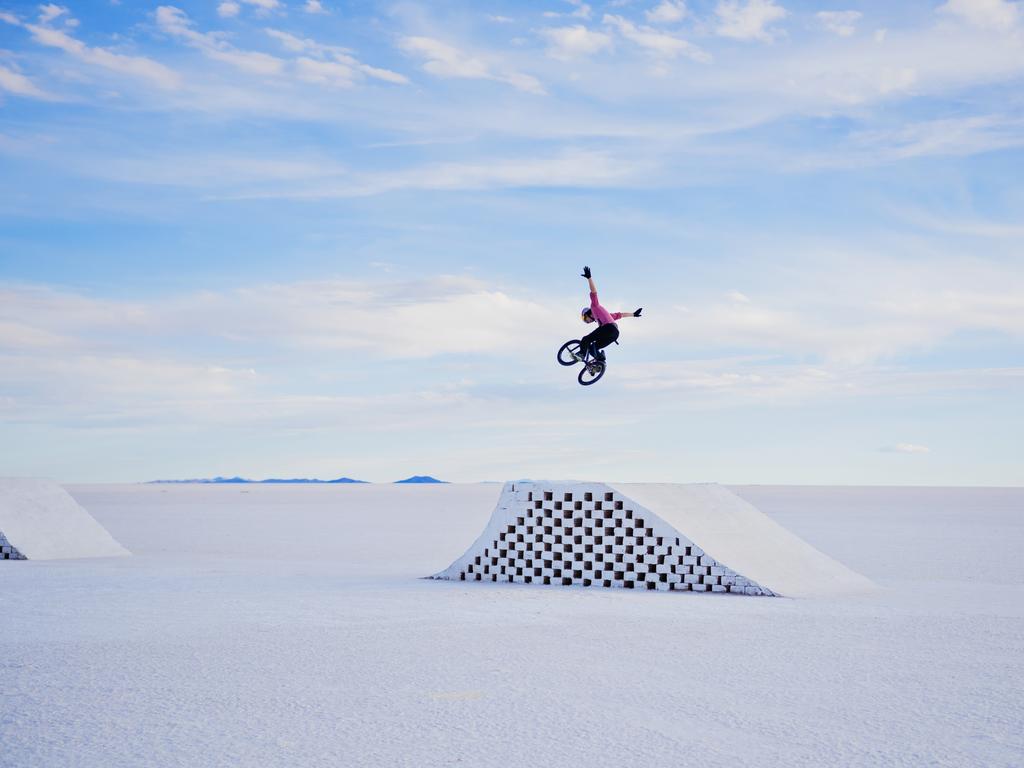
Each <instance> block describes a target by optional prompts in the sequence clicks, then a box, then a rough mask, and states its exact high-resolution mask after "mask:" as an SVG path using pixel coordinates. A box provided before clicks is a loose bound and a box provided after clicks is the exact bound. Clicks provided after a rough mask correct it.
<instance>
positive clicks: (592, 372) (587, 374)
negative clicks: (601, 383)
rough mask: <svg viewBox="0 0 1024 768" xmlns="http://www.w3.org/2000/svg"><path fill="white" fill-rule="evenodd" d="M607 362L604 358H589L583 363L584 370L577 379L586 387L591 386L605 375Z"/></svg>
mask: <svg viewBox="0 0 1024 768" xmlns="http://www.w3.org/2000/svg"><path fill="white" fill-rule="evenodd" d="M604 369H605V364H604V361H603V360H589V361H587V362H586V363H585V364H584V365H583V370H582V371H580V375H579V376H577V377H576V378H577V381H579V383H580V384H582V385H583V386H584V387H589V386H590V385H591V384H594V383H596V382H597V381H598V379H600V378H601V377H602V376H604Z"/></svg>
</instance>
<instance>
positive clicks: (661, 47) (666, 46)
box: [603, 14, 711, 63]
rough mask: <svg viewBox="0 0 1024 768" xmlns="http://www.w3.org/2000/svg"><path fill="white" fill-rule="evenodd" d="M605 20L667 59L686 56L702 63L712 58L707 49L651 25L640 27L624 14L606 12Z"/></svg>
mask: <svg viewBox="0 0 1024 768" xmlns="http://www.w3.org/2000/svg"><path fill="white" fill-rule="evenodd" d="M603 21H604V23H605V24H606V25H608V26H610V27H612V28H613V29H616V30H617V31H618V32H619V34H620V35H622V36H623V37H624V38H626V39H627V40H629V41H630V42H631V43H634V44H635V45H638V46H640V47H641V48H643V49H644V50H646V51H648V52H650V53H653V54H655V55H656V56H660V57H664V58H667V59H673V58H676V57H677V56H686V57H687V58H689V59H692V60H694V61H698V62H702V63H706V62H708V61H710V60H711V56H710V55H709V54H708V53H707V52H706V51H704V50H702V49H701V48H699V47H697V46H696V45H694V44H693V43H691V42H689V41H687V40H684V39H683V38H681V37H678V36H676V35H672V34H669V33H667V32H663V31H661V30H657V29H653V28H651V27H638V26H637V25H636V24H634V23H633V22H631V21H629V20H627V19H625V18H623V17H622V16H615V15H612V14H605V16H604V19H603Z"/></svg>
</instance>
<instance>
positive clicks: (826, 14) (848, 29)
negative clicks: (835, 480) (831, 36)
mask: <svg viewBox="0 0 1024 768" xmlns="http://www.w3.org/2000/svg"><path fill="white" fill-rule="evenodd" d="M815 15H816V16H817V18H818V21H820V22H821V25H822V26H823V27H825V29H827V30H828V31H829V32H834V33H835V34H837V35H839V36H840V37H850V36H851V35H853V34H854V33H855V32H856V31H857V22H858V21H859V20H860V18H861V16H863V14H862V13H861V12H860V11H818V13H817V14H815Z"/></svg>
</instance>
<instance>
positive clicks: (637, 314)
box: [633, 307, 644, 317]
mask: <svg viewBox="0 0 1024 768" xmlns="http://www.w3.org/2000/svg"><path fill="white" fill-rule="evenodd" d="M643 311H644V308H643V307H640V308H639V309H638V310H637V311H636V312H634V313H633V317H640V313H641V312H643Z"/></svg>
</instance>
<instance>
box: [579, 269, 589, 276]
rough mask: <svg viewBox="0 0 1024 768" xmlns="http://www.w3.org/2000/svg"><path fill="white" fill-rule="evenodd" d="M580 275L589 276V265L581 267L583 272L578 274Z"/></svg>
mask: <svg viewBox="0 0 1024 768" xmlns="http://www.w3.org/2000/svg"><path fill="white" fill-rule="evenodd" d="M580 277H588V278H589V277H590V267H584V268H583V274H582V275H580Z"/></svg>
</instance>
